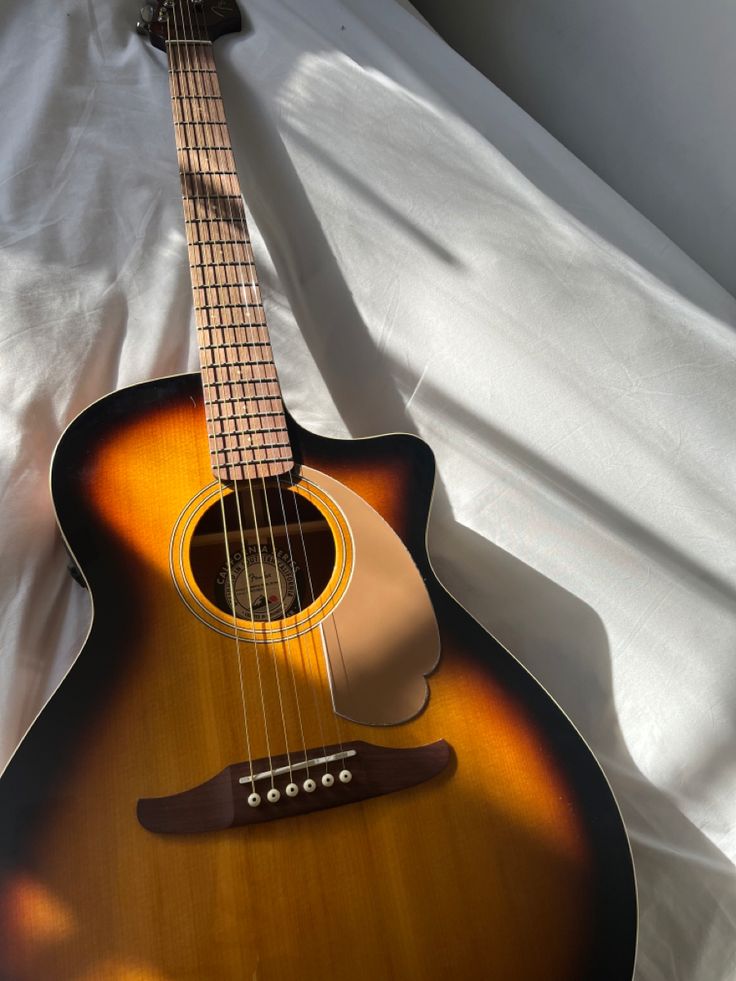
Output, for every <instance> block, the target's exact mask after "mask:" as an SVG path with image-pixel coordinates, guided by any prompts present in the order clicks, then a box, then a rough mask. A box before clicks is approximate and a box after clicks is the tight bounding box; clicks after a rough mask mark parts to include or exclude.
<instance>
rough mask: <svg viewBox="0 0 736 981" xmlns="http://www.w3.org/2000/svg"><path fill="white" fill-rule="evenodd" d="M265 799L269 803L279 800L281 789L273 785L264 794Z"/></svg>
mask: <svg viewBox="0 0 736 981" xmlns="http://www.w3.org/2000/svg"><path fill="white" fill-rule="evenodd" d="M266 800H267V801H268V802H269V803H271V804H275V803H276V801H278V800H281V791H280V790H277V789H276V788H275V787H271V789H270V790H269V792H268V793H267V794H266Z"/></svg>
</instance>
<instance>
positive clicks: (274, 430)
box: [212, 424, 289, 450]
mask: <svg viewBox="0 0 736 981" xmlns="http://www.w3.org/2000/svg"><path fill="white" fill-rule="evenodd" d="M258 433H286V424H284V425H283V426H275V427H274V426H268V427H266V428H263V429H257V430H255V432H253V433H250V432H247V431H246V430H239V429H228V430H225V431H224V432H221V433H212V435H213V436H214V438H215V439H227V438H228V436H251V437H252V436H257V435H258ZM267 445H268V449H270V450H272V449H279V448H280V447H282V446H288V445H289V444H288V443H268V444H267ZM246 447H247V449H249V450H250V449H265V447H264V445H263V444H262V443H246Z"/></svg>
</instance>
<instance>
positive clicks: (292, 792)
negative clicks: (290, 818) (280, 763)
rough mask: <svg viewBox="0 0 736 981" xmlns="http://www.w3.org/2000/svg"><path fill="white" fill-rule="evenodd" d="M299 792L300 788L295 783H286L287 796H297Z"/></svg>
mask: <svg viewBox="0 0 736 981" xmlns="http://www.w3.org/2000/svg"><path fill="white" fill-rule="evenodd" d="M298 793H299V788H298V787H297V785H296V784H295V783H287V785H286V796H287V797H296V795H297V794H298Z"/></svg>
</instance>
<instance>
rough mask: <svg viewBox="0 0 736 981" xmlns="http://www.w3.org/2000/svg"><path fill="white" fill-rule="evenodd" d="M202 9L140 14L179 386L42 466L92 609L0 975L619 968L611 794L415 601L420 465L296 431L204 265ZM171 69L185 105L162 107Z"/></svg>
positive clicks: (23, 823)
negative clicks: (188, 355)
mask: <svg viewBox="0 0 736 981" xmlns="http://www.w3.org/2000/svg"><path fill="white" fill-rule="evenodd" d="M188 2H189V0H181V3H183V4H185V3H188ZM231 7H232V2H231V0H227V2H226V0H216V2H213V3H211V4H207V3H206V2H205V3H204V4H202V3H200V4H194V5H193V8H192V10H191V11H188V10H185V9H184V8H183V7H182V8H179V7H177V6H176V4H168V5H166V4H165V5H164V6H163V7H162V8H161V10H162V16H160V17H157V18H156V19H155V20H154V21H153V23H152V24H149V32H150V33H151V35H152V37H153V38H154V40H155V41H157V42H158V46H160V47H164V46H165V47H166V48H167V50H168V53H169V61H170V65H171V68H170V74H171V76H172V82H171V85H172V98H173V100H174V120H175V124H176V129H177V145H178V148H179V152H180V163H181V164H182V184H183V194H184V207H185V221H186V223H187V232H188V242H189V246H190V263H191V265H192V276H193V286H194V302H195V307H196V308H197V322H198V336H199V341H200V349H201V351H202V373H201V374H199V373H197V374H191V375H179V376H174V377H170V378H166V379H160V380H157V381H152V382H147V383H144V384H141V385H137V386H134V387H132V388H128V389H124V390H122V391H120V392H117V393H114V394H112V395H109V396H107V397H105V398H104V399H102V400H101V401H99V402H97V403H95V404H94V405H93V406H91V407H90V408H89V409H87V410H86V411H85V412H83V413H82V414H81V415H80V416H79V417H78V418H77V419H76V420H75V421H74V422H73V423H72V424H71V425H70V427H69V428H68V429H67V431H66V432H65V434H64V436H63V437H62V439H61V441H60V443H59V445H58V447H57V451H56V454H55V458H54V464H53V469H52V492H53V499H54V504H55V507H56V511H57V515H58V519H59V523H60V527H61V529H62V533H63V535H64V537H65V540H66V543H67V545H68V548H69V551H70V553H71V555H72V556H73V561H74V563H75V565H76V566H77V567H78V569H79V570H80V578H82V579H83V581H84V584H85V585H86V586H88V588H89V590H90V594H91V597H92V602H93V608H94V610H93V620H92V624H91V627H90V631H89V635H88V637H87V640H86V642H85V644H84V647H83V649H82V651H81V653H80V654H79V655H78V657H77V659H76V661H75V662H74V664H73V666H72V668H71V669H70V671H69V672H68V674H67V676H66V677H65V679H64V680H63V682H62V683H61V685H60V686H59V688H58V689H57V691H56V693H55V694H54V695H53V697H52V698H51V699H50V701H49V702H48V704H47V705H46V706H45V708H44V709H43V711H42V712H41V713H40V715H39V716H38V718H37V719H36V721H35V723H34V724H33V725H32V726H31V728H30V730H29V731H28V733H27V734H26V736H25V738H24V740H23V741H22V743H21V745H20V747H19V748H18V750H17V752H16V754H15V755H14V757H13V758H12V760H11V762H10V764H9V765H8V767H7V769H6V771H5V773H4V774H3V775H2V777H1V778H0V978H2V979H3V981H108V979H109V981H133V979H135V981H182V979H187V981H246V979H247V981H251V979H253V981H256V979H258V981H312V979H315V981H316V979H320V981H332V979H335V981H343V979H351V981H384V979H386V981H388V979H401V981H409V979H412V981H413V979H427V981H430V979H431V981H435V979H436V981H440V979H450V978H457V979H461V981H464V979H491V981H630V979H631V976H632V971H633V961H634V953H635V942H636V900H635V890H634V879H633V872H632V861H631V853H630V849H629V844H628V840H627V837H626V833H625V831H624V827H623V824H622V821H621V817H620V814H619V810H618V808H617V806H616V802H615V800H614V798H613V795H612V793H611V790H610V788H609V785H608V783H607V781H606V779H605V777H604V775H603V773H602V771H601V769H600V767H599V766H598V764H597V762H596V761H595V759H594V758H593V756H592V754H591V752H590V750H589V749H588V748H587V746H586V745H585V743H584V741H583V740H582V738H581V737H580V735H579V734H578V733H577V731H576V730H575V728H574V727H573V725H572V723H571V722H570V721H569V720H568V719H567V718H566V717H565V715H564V714H563V713H562V711H561V710H560V709H559V707H558V706H557V705H556V704H555V703H554V702H553V700H552V699H551V697H550V696H549V695H548V694H547V693H546V692H545V691H544V690H543V689H542V688H541V686H540V685H539V684H537V682H536V681H535V680H534V679H533V678H532V677H531V676H530V675H529V674H528V672H527V671H526V670H525V669H524V668H523V667H522V666H521V665H520V663H519V662H518V661H517V660H516V659H515V658H514V657H513V656H512V655H511V654H510V653H508V652H507V651H506V650H505V649H504V648H503V647H501V646H500V645H499V644H498V643H497V642H496V641H494V640H493V638H491V637H490V636H489V635H488V634H487V633H485V632H484V630H483V629H482V628H481V627H480V626H479V625H478V624H477V622H475V621H474V620H473V619H472V618H471V617H470V616H469V615H468V614H467V613H466V612H465V611H464V610H463V609H462V608H461V607H460V606H459V605H458V604H457V603H456V602H455V600H454V599H452V598H451V597H450V596H449V595H448V594H447V593H446V592H445V590H444V589H443V587H442V586H441V585H440V584H439V583H438V581H437V579H436V577H435V575H434V573H433V571H432V567H431V564H430V561H429V558H428V555H427V551H426V545H425V539H426V525H427V520H428V515H429V507H430V499H431V494H432V484H433V479H434V464H433V459H432V455H431V452H430V450H429V449H428V448H427V446H426V445H425V444H424V443H423V442H422V441H421V440H419V439H418V438H416V437H414V436H410V435H390V436H381V437H376V438H372V439H365V440H355V441H350V440H333V439H327V438H325V437H321V436H318V435H315V434H313V433H310V432H307V431H306V430H304V429H303V428H301V427H300V426H299V425H298V424H297V423H296V422H295V421H294V420H293V419H292V418H291V417H289V416H288V414H287V413H286V412H285V410H284V409H283V406H282V405H281V402H280V393H279V390H278V384H277V380H276V375H275V370H274V369H273V366H272V362H271V361H270V357H271V355H270V348H269V346H268V338H267V334H266V333H265V320H261V319H257V318H254V316H253V311H254V310H255V311H256V312H257V314H258V316H259V317H260V316H261V315H262V306H261V305H260V295H259V294H258V292H257V283H256V282H255V279H254V276H255V273H254V271H252V272H251V274H250V276H251V278H250V279H249V280H248V282H245V283H244V282H243V281H242V280H238V282H235V281H234V280H233V282H231V281H230V279H228V278H227V277H228V270H232V269H233V268H236V267H239V266H242V267H246V266H248V267H249V268H252V253H251V252H250V245H249V241H248V239H247V232H246V230H245V221H244V215H243V214H241V212H240V211H239V210H237V209H238V206H237V205H236V204H235V203H234V202H235V195H234V193H233V192H232V191H231V190H230V189H229V187H230V186H229V185H226V186H223V185H222V184H220V185H219V186H215V187H214V189H213V187H212V183H213V182H214V181H215V179H217V180H219V181H223V180H224V179H225V176H226V175H228V174H229V173H230V171H232V172H233V174H234V166H232V165H231V166H230V167H227V166H224V165H223V164H224V163H226V162H227V161H226V160H225V161H224V160H223V158H221V157H220V158H215V157H214V156H213V155H214V154H217V153H221V152H225V148H226V146H227V144H226V131H225V129H224V128H223V129H222V130H219V131H217V132H214V131H213V130H212V128H213V127H216V126H221V125H222V124H221V123H219V122H216V121H215V120H213V119H212V118H210V117H207V116H206V113H207V112H212V108H211V104H212V103H213V102H214V101H215V99H216V96H217V92H216V91H215V89H214V88H211V86H214V85H215V84H216V75H215V72H214V64H213V63H212V62H211V61H209V60H207V59H208V58H210V57H211V56H210V54H209V50H210V48H211V45H210V48H206V47H205V46H206V45H207V44H209V43H210V41H211V40H212V39H213V38H214V36H216V35H217V33H222V32H223V31H224V30H227V29H230V30H232V29H234V25H233V20H232V19H233V18H234V17H235V14H234V13H233V14H232V16H231V19H230V21H228V20H227V18H225V20H224V21H223V10H225V13H227V10H230V9H231ZM226 8H227V9H226ZM202 11H205V13H204V14H203V13H202ZM218 11H219V13H218ZM185 15H186V16H188V17H189V20H188V21H187V20H186V16H185ZM177 17H179V18H180V20H179V21H177ZM197 18H201V26H198V25H199V23H200V22H199V21H198V20H197ZM218 18H219V19H218ZM221 21H222V23H221ZM187 24H188V25H189V33H187V32H186V28H187ZM174 52H176V54H174ZM184 58H186V60H184ZM176 59H178V60H176ZM177 73H178V77H177ZM195 76H196V78H197V79H200V81H201V79H205V83H206V85H208V86H210V88H207V90H206V91H207V93H209V95H207V96H204V95H202V94H201V92H200V93H199V94H197V91H196V90H194V89H192V91H191V92H190V91H189V90H186V89H183V88H182V87H181V86H182V85H183V84H184V83H183V81H182V80H183V79H187V80H188V81H187V84H189V83H191V82H192V79H194V78H195ZM205 83H202V84H205ZM192 84H194V83H192ZM182 92H183V93H184V94H182ZM197 98H199V99H200V100H202V101H200V103H195V101H194V100H196V99H197ZM205 98H206V100H207V101H206V102H205V101H204V100H205ZM187 100H189V102H188V103H187ZM187 104H188V105H189V109H190V116H188V117H186V118H185V117H184V116H182V115H181V114H182V113H183V112H184V109H183V108H182V107H183V106H186V105H187ZM203 107H206V108H203ZM177 113H179V115H180V118H177ZM198 127H199V128H198ZM208 127H209V132H207V128H208ZM205 144H206V146H205ZM220 148H222V149H220ZM205 149H206V151H207V152H206V153H205ZM228 152H229V151H228ZM194 153H197V158H196V160H195V161H194V163H196V165H197V168H196V170H197V173H196V175H195V176H196V181H198V182H199V183H198V184H197V183H196V181H195V184H194V185H193V183H192V181H193V180H194V178H193V177H192V175H193V174H194V169H195V168H194V167H193V166H192V159H191V155H192V154H194ZM183 154H184V157H182V155H183ZM215 159H216V160H217V162H218V166H217V168H216V169H215V168H214V167H212V166H211V164H212V161H213V160H215ZM229 159H230V158H228V160H229ZM185 164H186V166H185ZM206 165H207V166H206ZM203 174H204V175H205V177H203V176H202V175H203ZM205 185H207V190H206V193H204V192H202V193H196V192H197V190H198V189H199V190H200V192H201V191H202V188H203V187H204V186H205ZM226 209H227V210H226ZM236 233H237V234H236ZM228 248H229V249H231V251H230V252H228V251H227V249H228ZM207 249H208V250H209V251H208V252H204V253H203V251H202V250H207ZM203 254H204V255H205V256H206V258H204V259H203V258H202V256H203ZM228 256H229V257H228ZM248 257H250V258H248ZM218 264H219V269H218V268H214V267H217V266H218ZM211 267H212V268H214V272H215V274H216V276H215V279H211V278H210V268H211ZM240 272H241V270H240V269H238V275H240ZM217 276H220V278H219V279H217ZM223 291H225V292H224V293H223ZM224 297H225V298H224ZM215 310H217V311H218V313H217V314H215V312H214V311H215ZM233 310H236V312H238V316H237V317H236V316H234V315H233V314H232V312H231V311H233ZM223 311H230V312H228V313H224V312H223ZM215 317H217V318H218V319H217V320H215ZM254 348H255V351H254V350H253V349H254ZM213 407H214V408H213ZM237 420H241V424H240V425H239V426H238V425H236V424H235V421H237ZM242 420H245V424H243V423H242ZM264 420H265V422H264Z"/></svg>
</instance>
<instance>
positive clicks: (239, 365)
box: [205, 358, 273, 384]
mask: <svg viewBox="0 0 736 981" xmlns="http://www.w3.org/2000/svg"><path fill="white" fill-rule="evenodd" d="M259 364H273V358H266V359H265V360H264V359H262V358H253V359H252V360H250V361H230V362H228V364H226V365H224V364H220V365H218V364H208V365H206V366H205V370H206V371H212V369H213V368H224V369H225V370H228V371H229V370H230V368H250V367H254V366H255V365H259ZM226 381H228V382H232V383H233V384H237V383H238V382H239V381H241V379H240V378H228V379H226Z"/></svg>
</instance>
